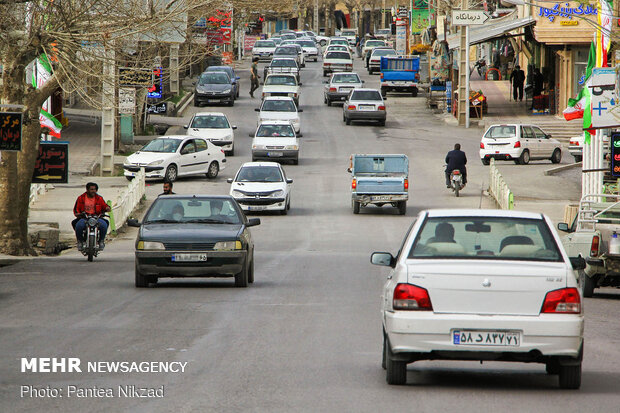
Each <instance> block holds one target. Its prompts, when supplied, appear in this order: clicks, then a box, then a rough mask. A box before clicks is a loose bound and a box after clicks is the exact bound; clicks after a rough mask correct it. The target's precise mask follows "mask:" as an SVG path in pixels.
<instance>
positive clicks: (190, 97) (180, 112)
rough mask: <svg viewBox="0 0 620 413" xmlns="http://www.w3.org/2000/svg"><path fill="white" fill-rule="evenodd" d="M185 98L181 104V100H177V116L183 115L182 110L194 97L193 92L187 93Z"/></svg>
mask: <svg viewBox="0 0 620 413" xmlns="http://www.w3.org/2000/svg"><path fill="white" fill-rule="evenodd" d="M186 96H187V99H186V100H185V102H183V104H181V102H179V106H180V107H179V110H177V117H178V118H180V117H183V111H185V109H187V107H188V106H189V103H190V102H191V101H192V100H193V99H194V93H193V92H192V93H188V94H187V95H186Z"/></svg>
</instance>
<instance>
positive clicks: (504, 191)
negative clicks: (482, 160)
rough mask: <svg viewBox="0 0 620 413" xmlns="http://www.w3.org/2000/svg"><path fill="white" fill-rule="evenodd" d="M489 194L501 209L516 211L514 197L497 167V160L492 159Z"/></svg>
mask: <svg viewBox="0 0 620 413" xmlns="http://www.w3.org/2000/svg"><path fill="white" fill-rule="evenodd" d="M489 194H491V196H492V197H493V198H494V199H495V202H496V203H497V205H498V206H499V207H500V208H501V209H514V195H513V193H512V191H511V190H510V188H508V185H507V184H506V181H505V180H504V177H503V176H502V174H501V173H500V172H499V170H498V169H497V167H496V166H495V159H491V164H490V168H489Z"/></svg>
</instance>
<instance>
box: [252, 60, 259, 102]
mask: <svg viewBox="0 0 620 413" xmlns="http://www.w3.org/2000/svg"><path fill="white" fill-rule="evenodd" d="M250 72H251V79H250V80H251V85H250V97H252V98H253V97H254V91H255V90H256V89H258V78H259V77H260V76H259V75H258V57H255V58H253V59H252V68H251V69H250Z"/></svg>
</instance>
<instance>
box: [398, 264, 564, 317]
mask: <svg viewBox="0 0 620 413" xmlns="http://www.w3.org/2000/svg"><path fill="white" fill-rule="evenodd" d="M429 261H430V260H409V261H408V262H407V263H408V265H407V278H408V282H409V283H410V284H415V285H418V286H420V287H423V288H426V289H427V290H428V293H429V296H430V299H431V303H432V305H433V310H434V312H435V313H452V314H455V313H456V314H489V315H491V314H501V315H532V316H534V315H538V314H540V309H541V307H542V304H543V301H544V299H545V295H546V294H547V292H549V291H551V290H555V289H559V288H564V287H566V267H565V265H564V263H553V262H540V263H538V262H527V263H524V262H522V261H519V263H518V265H515V266H510V265H506V261H482V260H480V261H477V262H476V264H477V265H475V266H473V265H471V264H472V262H471V260H467V261H458V260H449V261H447V260H441V259H439V260H436V261H433V262H429ZM464 263H466V264H467V265H462V264H464ZM500 263H501V265H500Z"/></svg>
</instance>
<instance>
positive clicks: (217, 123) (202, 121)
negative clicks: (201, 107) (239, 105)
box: [184, 112, 237, 156]
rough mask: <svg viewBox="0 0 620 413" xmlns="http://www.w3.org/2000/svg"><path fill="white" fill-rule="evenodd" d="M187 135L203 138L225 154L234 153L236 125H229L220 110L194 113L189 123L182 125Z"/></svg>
mask: <svg viewBox="0 0 620 413" xmlns="http://www.w3.org/2000/svg"><path fill="white" fill-rule="evenodd" d="M184 128H185V129H187V135H188V136H196V137H199V138H205V139H206V140H208V141H209V142H211V143H212V144H214V145H215V146H219V147H220V148H222V149H223V150H224V153H225V154H226V155H230V156H232V155H234V154H235V132H234V130H235V129H237V127H236V126H234V125H231V124H230V122H229V121H228V117H227V116H226V115H225V114H223V113H221V112H199V113H196V114H195V115H194V116H193V117H192V119H191V120H190V121H189V124H187V125H185V126H184Z"/></svg>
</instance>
